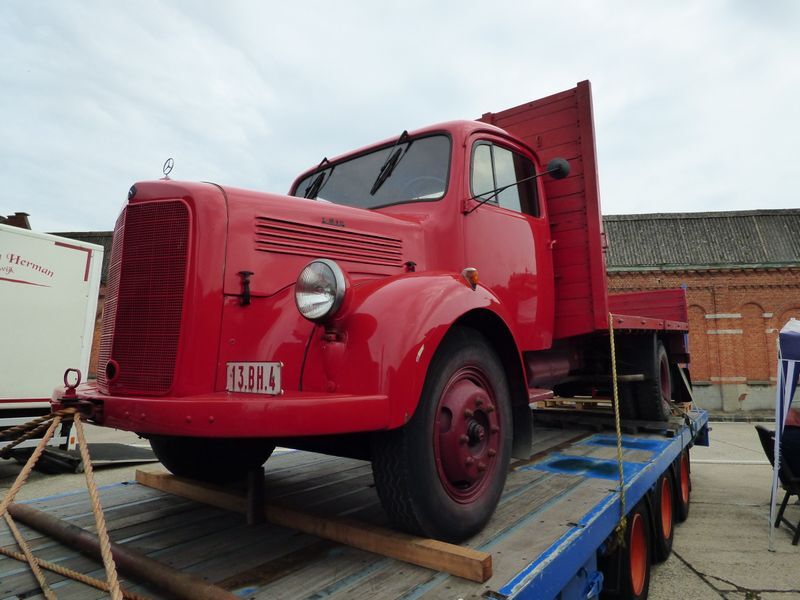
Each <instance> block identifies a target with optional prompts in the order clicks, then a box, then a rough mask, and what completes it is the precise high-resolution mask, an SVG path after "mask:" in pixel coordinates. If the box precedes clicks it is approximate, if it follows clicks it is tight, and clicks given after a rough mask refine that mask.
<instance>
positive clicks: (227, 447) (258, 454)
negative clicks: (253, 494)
mask: <svg viewBox="0 0 800 600" xmlns="http://www.w3.org/2000/svg"><path fill="white" fill-rule="evenodd" d="M150 447H151V448H152V449H153V452H154V453H155V455H156V457H157V458H158V460H160V461H161V464H163V465H164V466H165V467H166V468H167V469H169V471H170V472H171V473H173V474H175V475H178V476H179V477H188V478H189V479H197V480H199V481H206V482H210V483H226V482H229V481H235V480H237V479H241V478H243V477H244V476H245V475H246V474H247V472H248V471H250V470H252V469H256V468H258V467H260V466H261V465H263V464H264V463H265V462H267V459H268V458H269V457H270V455H271V454H272V451H273V450H274V449H275V444H273V443H271V442H270V441H269V440H265V439H257V438H196V437H178V436H169V435H154V436H150Z"/></svg>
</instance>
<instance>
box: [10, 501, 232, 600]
mask: <svg viewBox="0 0 800 600" xmlns="http://www.w3.org/2000/svg"><path fill="white" fill-rule="evenodd" d="M8 512H9V513H10V514H11V516H12V517H14V518H15V519H17V520H18V521H21V522H23V523H25V524H26V525H28V526H29V527H33V528H34V529H36V530H38V531H41V532H42V533H45V534H47V535H49V536H50V537H52V538H54V539H56V540H58V541H60V542H62V543H64V544H66V545H68V546H71V547H73V548H75V549H77V550H78V551H80V552H82V553H83V554H86V555H87V556H90V557H92V558H94V559H96V560H97V559H100V542H99V541H98V539H97V537H96V536H94V535H92V534H91V533H89V532H88V531H85V530H84V529H81V528H80V527H76V526H75V525H71V524H69V523H66V522H64V521H62V520H61V519H59V518H57V517H54V516H53V515H50V514H47V513H45V512H42V511H40V510H37V509H35V508H31V507H30V506H27V505H25V504H12V505H11V506H9V507H8ZM111 553H112V555H113V556H114V562H115V563H116V564H117V566H118V567H119V570H120V571H122V572H123V573H126V574H128V575H131V576H133V577H135V578H136V579H139V580H142V581H146V582H148V583H151V584H153V585H154V586H155V587H156V588H157V589H158V590H159V591H164V592H169V593H171V594H173V595H175V596H177V597H179V598H185V599H186V600H239V599H238V596H234V595H233V594H231V593H230V592H228V591H226V590H224V589H222V588H221V587H218V586H216V585H214V584H211V583H207V582H205V581H202V580H201V579H197V578H196V577H193V576H191V575H188V574H187V573H182V572H181V571H178V570H176V569H173V568H171V567H168V566H166V565H164V564H161V563H160V562H158V561H156V560H153V559H152V558H149V557H147V556H145V555H144V554H140V553H139V552H136V551H134V550H130V549H128V548H125V547H123V546H120V545H118V544H114V543H112V544H111Z"/></svg>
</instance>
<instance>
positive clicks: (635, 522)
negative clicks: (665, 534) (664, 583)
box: [628, 513, 647, 596]
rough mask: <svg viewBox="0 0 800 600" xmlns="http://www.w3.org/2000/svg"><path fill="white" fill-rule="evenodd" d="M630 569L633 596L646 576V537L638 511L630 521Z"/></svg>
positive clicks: (637, 592)
mask: <svg viewBox="0 0 800 600" xmlns="http://www.w3.org/2000/svg"><path fill="white" fill-rule="evenodd" d="M630 528H631V537H630V548H629V552H628V554H629V556H630V571H631V587H632V589H633V594H634V596H639V595H640V594H641V593H642V590H643V589H644V580H645V579H646V577H647V537H646V536H645V531H644V519H642V515H641V514H640V513H636V514H634V515H633V517H632V519H631V523H630Z"/></svg>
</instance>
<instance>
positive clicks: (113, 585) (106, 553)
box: [73, 412, 122, 600]
mask: <svg viewBox="0 0 800 600" xmlns="http://www.w3.org/2000/svg"><path fill="white" fill-rule="evenodd" d="M73 421H74V422H75V432H76V433H77V434H78V447H79V448H80V451H81V459H83V470H84V473H85V475H86V487H87V489H88V490H89V498H91V501H92V512H93V513H94V521H95V523H96V524H97V538H98V540H99V541H100V554H101V555H102V557H103V565H104V566H105V568H106V577H108V587H109V593H110V594H111V598H112V600H122V592H120V589H119V579H118V578H117V567H116V565H115V564H114V557H113V556H112V555H111V542H110V541H109V539H108V530H107V529H106V520H105V518H104V517H103V508H102V506H100V496H99V494H98V493H97V485H96V484H95V481H94V471H93V469H92V461H91V459H90V458H89V446H88V445H87V444H86V438H85V436H84V435H83V423H82V422H81V415H80V413H77V412H76V413H75V415H74V416H73Z"/></svg>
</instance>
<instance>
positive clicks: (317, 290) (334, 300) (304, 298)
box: [294, 258, 347, 321]
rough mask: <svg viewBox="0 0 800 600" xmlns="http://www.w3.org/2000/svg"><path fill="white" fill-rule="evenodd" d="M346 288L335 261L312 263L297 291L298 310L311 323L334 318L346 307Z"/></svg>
mask: <svg viewBox="0 0 800 600" xmlns="http://www.w3.org/2000/svg"><path fill="white" fill-rule="evenodd" d="M346 285H347V284H346V283H345V278H344V273H343V272H342V269H341V268H340V267H339V265H337V264H336V263H335V262H333V261H332V260H327V259H324V258H320V259H317V260H315V261H312V262H310V263H308V264H307V265H306V266H305V268H304V269H303V270H302V271H301V272H300V276H299V277H298V278H297V285H296V286H295V288H294V300H295V302H296V303H297V310H299V311H300V314H301V315H303V316H304V317H305V318H306V319H308V320H310V321H321V320H322V319H326V318H328V317H332V316H333V315H335V314H336V311H338V310H339V307H340V306H341V305H342V300H343V299H344V292H345V288H346Z"/></svg>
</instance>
